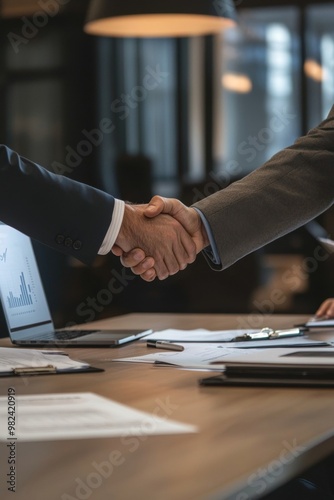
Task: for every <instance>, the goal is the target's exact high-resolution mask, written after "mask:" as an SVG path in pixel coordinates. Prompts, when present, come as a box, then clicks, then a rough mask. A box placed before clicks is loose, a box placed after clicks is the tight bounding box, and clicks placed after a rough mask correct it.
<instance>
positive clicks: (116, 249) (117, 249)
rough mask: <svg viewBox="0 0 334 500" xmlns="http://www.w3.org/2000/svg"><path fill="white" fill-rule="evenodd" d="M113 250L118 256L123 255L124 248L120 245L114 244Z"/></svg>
mask: <svg viewBox="0 0 334 500" xmlns="http://www.w3.org/2000/svg"><path fill="white" fill-rule="evenodd" d="M111 251H112V253H113V254H114V255H116V257H121V256H122V255H123V250H122V249H121V247H119V246H118V245H114V246H113V247H112V249H111Z"/></svg>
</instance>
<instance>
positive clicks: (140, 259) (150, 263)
mask: <svg viewBox="0 0 334 500" xmlns="http://www.w3.org/2000/svg"><path fill="white" fill-rule="evenodd" d="M144 214H145V216H146V217H148V218H151V219H152V218H155V217H157V216H159V217H161V215H160V214H169V215H171V216H172V217H173V218H174V219H175V220H177V221H178V222H179V223H180V224H181V225H182V226H183V227H184V228H185V229H186V231H187V232H188V233H189V234H190V236H191V237H192V239H193V241H194V243H195V246H196V254H197V253H199V252H200V251H201V250H203V249H204V248H205V247H206V246H208V245H209V240H208V237H207V234H206V231H205V229H204V226H203V224H202V221H201V218H200V216H199V214H198V212H197V211H196V210H194V209H193V208H188V207H186V206H185V205H183V203H181V202H180V201H179V200H176V199H169V198H162V197H161V196H154V197H153V198H152V200H151V201H150V203H149V205H148V206H147V208H146V209H145V210H144ZM159 217H158V219H159ZM113 253H114V254H115V255H118V256H120V257H121V262H122V264H123V265H124V266H125V267H131V269H132V272H133V273H134V274H138V275H140V276H141V277H142V278H143V279H144V280H145V281H153V280H154V279H155V277H156V268H155V266H156V264H155V262H154V260H153V259H152V258H150V257H147V255H148V254H147V253H145V252H143V251H141V250H140V249H139V248H136V249H135V250H133V251H130V252H128V253H125V252H122V250H121V249H119V248H117V247H114V248H113ZM151 255H152V254H151Z"/></svg>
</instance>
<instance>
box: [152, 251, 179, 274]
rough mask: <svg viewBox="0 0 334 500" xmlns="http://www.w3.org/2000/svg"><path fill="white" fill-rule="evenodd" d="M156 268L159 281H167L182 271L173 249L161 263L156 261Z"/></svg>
mask: <svg viewBox="0 0 334 500" xmlns="http://www.w3.org/2000/svg"><path fill="white" fill-rule="evenodd" d="M154 268H155V271H156V273H157V277H158V279H159V280H165V279H166V278H168V276H173V275H174V274H176V273H177V272H178V271H179V270H180V266H179V264H178V261H177V260H176V258H175V256H174V254H173V251H172V248H170V249H168V251H167V253H166V254H165V255H164V256H163V259H162V260H161V261H158V260H156V261H155V266H154Z"/></svg>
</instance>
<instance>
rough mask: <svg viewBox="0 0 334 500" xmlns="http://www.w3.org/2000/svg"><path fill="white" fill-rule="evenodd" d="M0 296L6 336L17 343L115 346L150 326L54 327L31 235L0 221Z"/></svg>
mask: <svg viewBox="0 0 334 500" xmlns="http://www.w3.org/2000/svg"><path fill="white" fill-rule="evenodd" d="M0 300H1V304H2V308H3V312H4V317H5V322H6V325H7V329H8V334H9V337H10V339H11V341H12V343H13V344H16V345H21V346H34V347H37V346H44V347H45V346H47V347H48V346H57V347H58V346H65V347H71V346H72V347H74V346H75V347H85V346H87V347H93V346H96V347H104V346H106V347H115V346H118V345H121V344H124V343H126V342H130V341H132V340H136V339H139V338H141V337H144V336H145V335H148V334H149V333H152V330H139V329H138V330H81V329H80V328H77V329H71V330H63V329H62V330H56V329H55V327H54V323H53V321H52V317H51V314H50V310H49V306H48V302H47V298H46V296H45V292H44V288H43V284H42V280H41V277H40V273H39V270H38V265H37V261H36V256H35V253H34V250H33V246H32V242H31V239H30V238H29V237H28V236H26V235H25V234H23V233H21V232H19V231H17V230H16V229H13V228H12V227H10V226H8V225H6V224H4V223H2V222H0Z"/></svg>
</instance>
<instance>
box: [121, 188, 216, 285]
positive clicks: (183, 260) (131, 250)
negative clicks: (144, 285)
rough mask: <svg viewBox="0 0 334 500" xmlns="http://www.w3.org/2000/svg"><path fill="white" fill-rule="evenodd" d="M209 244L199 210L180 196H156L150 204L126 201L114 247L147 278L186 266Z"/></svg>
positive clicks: (167, 273) (133, 269)
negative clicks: (175, 197) (179, 197)
mask: <svg viewBox="0 0 334 500" xmlns="http://www.w3.org/2000/svg"><path fill="white" fill-rule="evenodd" d="M208 245H209V239H208V236H207V233H206V231H205V228H204V225H203V223H202V220H201V217H200V215H199V213H198V212H197V211H196V210H195V209H194V208H189V207H186V206H185V205H183V203H181V202H180V201H179V200H176V199H171V198H162V197H160V196H154V197H153V198H152V200H151V201H150V203H149V204H148V205H128V204H126V205H125V211H124V217H123V222H122V226H121V229H120V232H119V234H118V237H117V239H116V242H115V244H114V246H113V248H112V252H113V254H114V255H117V256H118V257H120V258H121V262H122V264H123V265H124V266H125V267H130V268H131V269H132V271H133V272H134V274H137V275H140V276H141V278H142V279H144V280H145V281H153V280H154V279H155V278H158V279H160V280H164V279H166V278H167V277H168V276H171V275H173V274H176V273H177V272H178V271H182V270H184V269H185V268H186V267H187V265H188V264H191V263H192V262H194V261H195V259H196V255H197V254H198V253H199V252H200V251H201V250H203V249H204V248H205V247H207V246H208Z"/></svg>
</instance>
